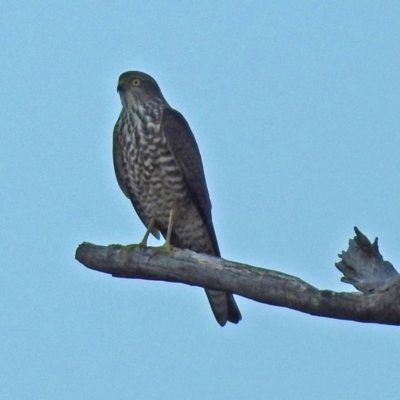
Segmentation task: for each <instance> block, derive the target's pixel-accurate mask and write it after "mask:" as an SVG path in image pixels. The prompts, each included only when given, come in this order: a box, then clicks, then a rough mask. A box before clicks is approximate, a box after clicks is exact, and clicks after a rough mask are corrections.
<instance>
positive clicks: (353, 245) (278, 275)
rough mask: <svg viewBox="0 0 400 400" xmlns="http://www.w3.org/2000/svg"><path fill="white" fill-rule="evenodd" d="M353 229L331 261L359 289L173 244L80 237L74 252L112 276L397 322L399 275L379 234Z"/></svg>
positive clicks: (316, 312) (337, 315) (356, 318)
mask: <svg viewBox="0 0 400 400" xmlns="http://www.w3.org/2000/svg"><path fill="white" fill-rule="evenodd" d="M355 231H356V236H355V237H354V239H350V241H349V248H348V250H346V251H343V252H342V253H341V254H340V255H339V257H340V258H341V261H340V262H338V263H337V264H336V267H337V268H338V269H339V270H340V271H341V272H342V273H343V274H344V277H343V278H342V281H343V282H347V283H350V284H352V285H354V286H355V287H356V288H357V289H359V290H360V291H361V293H360V292H356V293H347V292H334V291H331V290H319V289H317V288H315V287H314V286H312V285H310V284H308V283H307V282H304V281H303V280H301V279H299V278H297V277H294V276H291V275H287V274H284V273H282V272H278V271H273V270H269V269H264V268H257V267H253V266H250V265H246V264H240V263H236V262H233V261H228V260H224V259H221V258H216V257H212V256H208V255H204V254H197V253H194V252H192V251H189V250H179V249H173V251H172V253H171V254H169V253H165V252H161V251H159V250H157V249H154V248H142V247H138V246H136V247H133V246H121V245H109V246H98V245H95V244H91V243H82V244H81V245H80V246H79V247H78V249H77V250H76V256H75V257H76V259H77V260H78V261H79V262H81V263H82V264H83V265H85V266H86V267H88V268H90V269H93V270H96V271H99V272H104V273H108V274H111V275H112V276H114V277H119V278H131V279H146V280H159V281H166V282H180V283H184V284H187V285H192V286H200V287H207V288H211V289H218V290H225V291H229V292H232V293H234V294H237V295H240V296H243V297H246V298H248V299H251V300H255V301H258V302H260V303H265V304H270V305H274V306H280V307H286V308H291V309H293V310H297V311H301V312H304V313H308V314H311V315H316V316H321V317H328V318H337V319H344V320H352V321H358V322H370V323H378V324H388V325H399V324H400V302H399V299H400V276H399V274H398V273H397V271H396V270H395V269H394V268H393V266H392V264H390V263H389V262H387V261H384V260H383V257H382V256H381V254H380V253H379V248H378V240H377V239H375V241H374V242H373V243H371V242H370V241H369V240H368V238H367V237H366V236H365V235H363V234H362V233H361V232H360V231H359V230H358V229H357V228H355Z"/></svg>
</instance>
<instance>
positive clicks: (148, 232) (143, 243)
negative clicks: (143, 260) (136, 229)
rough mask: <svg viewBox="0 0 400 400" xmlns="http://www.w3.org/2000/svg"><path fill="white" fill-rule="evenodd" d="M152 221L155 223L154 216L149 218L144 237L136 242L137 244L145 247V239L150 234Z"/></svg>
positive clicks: (152, 226)
mask: <svg viewBox="0 0 400 400" xmlns="http://www.w3.org/2000/svg"><path fill="white" fill-rule="evenodd" d="M154 223H155V220H154V218H152V219H151V220H150V223H149V226H148V227H147V230H146V233H145V234H144V237H143V239H142V240H141V242H139V243H138V246H140V247H147V239H148V238H149V236H150V233H151V230H152V229H153V228H154Z"/></svg>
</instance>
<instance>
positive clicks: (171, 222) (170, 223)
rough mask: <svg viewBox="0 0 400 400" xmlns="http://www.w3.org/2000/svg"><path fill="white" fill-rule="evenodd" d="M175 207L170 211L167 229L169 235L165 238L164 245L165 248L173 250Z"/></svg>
mask: <svg viewBox="0 0 400 400" xmlns="http://www.w3.org/2000/svg"><path fill="white" fill-rule="evenodd" d="M174 211H175V209H174V207H172V208H171V211H170V213H169V220H168V230H167V237H166V238H165V243H164V247H165V250H167V251H171V233H172V226H173V225H174Z"/></svg>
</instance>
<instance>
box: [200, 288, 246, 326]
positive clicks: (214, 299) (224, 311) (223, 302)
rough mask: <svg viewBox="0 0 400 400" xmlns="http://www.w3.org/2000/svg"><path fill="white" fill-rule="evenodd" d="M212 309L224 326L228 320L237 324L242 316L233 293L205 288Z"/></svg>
mask: <svg viewBox="0 0 400 400" xmlns="http://www.w3.org/2000/svg"><path fill="white" fill-rule="evenodd" d="M205 291H206V294H207V297H208V301H209V302H210V306H211V309H212V311H213V313H214V316H215V318H216V320H217V321H218V323H219V324H220V325H221V326H224V325H225V324H226V323H227V322H228V321H229V322H232V323H234V324H237V323H238V322H239V321H240V320H241V319H242V316H241V314H240V311H239V308H238V306H237V304H236V302H235V299H234V298H233V295H232V293H226V292H221V291H219V290H213V289H205Z"/></svg>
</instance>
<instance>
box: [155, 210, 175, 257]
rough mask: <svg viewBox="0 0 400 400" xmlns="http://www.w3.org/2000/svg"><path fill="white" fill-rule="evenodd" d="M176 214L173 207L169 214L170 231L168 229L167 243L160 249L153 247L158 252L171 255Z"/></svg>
mask: <svg viewBox="0 0 400 400" xmlns="http://www.w3.org/2000/svg"><path fill="white" fill-rule="evenodd" d="M174 214H175V208H174V207H172V208H171V211H170V212H169V219H168V229H167V236H166V237H165V243H164V244H163V245H162V246H159V247H152V248H153V249H155V250H158V251H164V252H166V253H171V250H172V246H171V234H172V227H173V225H174Z"/></svg>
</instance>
